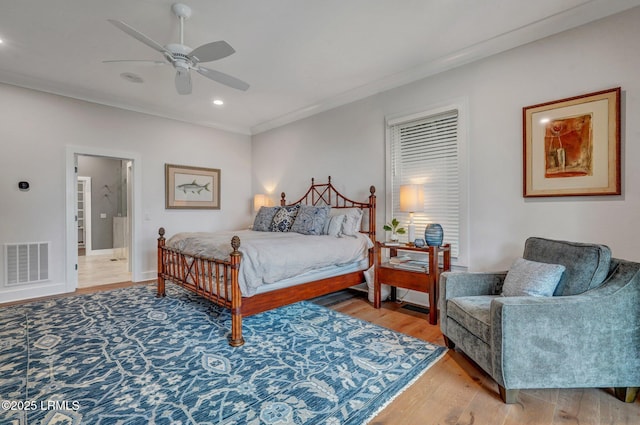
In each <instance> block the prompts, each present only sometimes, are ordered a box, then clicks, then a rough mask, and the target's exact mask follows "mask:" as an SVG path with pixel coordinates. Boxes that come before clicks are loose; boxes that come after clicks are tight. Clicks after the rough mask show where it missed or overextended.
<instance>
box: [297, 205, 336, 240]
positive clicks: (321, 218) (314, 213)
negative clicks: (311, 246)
mask: <svg viewBox="0 0 640 425" xmlns="http://www.w3.org/2000/svg"><path fill="white" fill-rule="evenodd" d="M330 209H331V207H316V206H313V205H301V206H300V210H299V211H298V214H297V215H296V219H295V221H294V222H293V225H292V226H291V231H292V232H296V233H301V234H303V235H321V234H322V229H323V228H324V223H325V221H327V217H328V216H329V210H330Z"/></svg>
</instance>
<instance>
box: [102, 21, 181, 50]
mask: <svg viewBox="0 0 640 425" xmlns="http://www.w3.org/2000/svg"><path fill="white" fill-rule="evenodd" d="M107 20H108V21H109V22H111V23H112V24H113V25H114V26H116V27H117V28H119V29H121V30H122V31H124V32H126V33H127V34H129V35H130V36H131V37H133V38H135V39H136V40H138V41H140V42H142V43H144V44H146V45H147V46H149V47H151V48H152V49H154V50H157V51H158V52H160V53H164V54H168V55H169V56H173V55H172V54H171V52H170V51H168V50H167V49H165V48H164V46H162V45H160V44H159V43H157V42H155V41H153V40H152V39H150V38H149V37H147V36H146V35H144V34H142V33H141V32H139V31H137V30H135V29H133V28H132V27H130V26H129V25H127V24H125V23H124V22H122V21H116V20H115V19H107Z"/></svg>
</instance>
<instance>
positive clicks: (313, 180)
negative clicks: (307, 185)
mask: <svg viewBox="0 0 640 425" xmlns="http://www.w3.org/2000/svg"><path fill="white" fill-rule="evenodd" d="M314 184H316V179H315V177H311V186H313V185H314Z"/></svg>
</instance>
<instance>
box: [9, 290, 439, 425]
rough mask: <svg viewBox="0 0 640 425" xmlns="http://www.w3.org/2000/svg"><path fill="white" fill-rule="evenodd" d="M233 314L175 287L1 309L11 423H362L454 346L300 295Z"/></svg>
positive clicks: (106, 293) (121, 291)
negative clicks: (235, 318)
mask: <svg viewBox="0 0 640 425" xmlns="http://www.w3.org/2000/svg"><path fill="white" fill-rule="evenodd" d="M230 325H231V319H230V316H229V314H228V313H227V312H226V311H222V312H221V311H219V310H217V309H216V308H215V307H214V306H212V304H210V303H209V302H208V301H206V300H203V299H201V298H199V297H197V296H195V295H193V294H191V293H189V292H187V291H185V290H183V289H181V288H178V287H176V286H174V285H168V286H167V297H166V298H156V297H155V285H144V286H134V287H130V288H126V289H120V290H115V291H109V292H99V293H95V294H92V295H86V296H74V297H67V298H58V299H52V300H48V301H43V302H35V303H31V304H26V305H19V306H12V307H5V308H2V309H0V398H2V400H1V403H2V404H1V408H0V423H2V424H46V425H52V424H65V425H71V424H92V425H106V424H122V425H125V424H136V425H138V424H140V425H142V424H174V425H180V424H181V425H186V424H236V425H240V424H252V425H253V424H255V425H257V424H281V425H286V424H314V425H316V424H327V425H344V424H364V423H367V421H369V420H371V419H372V418H373V417H374V416H375V415H376V414H377V413H378V412H379V411H380V410H381V409H382V408H383V407H384V406H385V405H386V404H388V403H389V402H390V401H391V400H392V399H393V398H395V396H397V395H398V394H399V393H400V392H402V391H403V389H405V388H406V387H407V386H408V385H409V384H411V383H412V382H413V381H414V380H415V379H417V378H418V377H419V376H420V375H421V374H422V373H423V372H425V371H426V370H427V369H428V368H429V366H431V365H432V364H433V363H434V362H435V361H436V360H438V359H439V358H440V357H441V356H442V355H443V354H444V352H445V351H446V349H445V348H444V347H440V346H435V345H431V344H429V343H427V342H424V341H421V340H418V339H415V338H412V337H409V336H407V335H403V334H400V333H397V332H394V331H390V330H387V329H384V328H381V327H379V326H375V325H372V324H370V323H367V322H365V321H362V320H359V319H354V318H352V317H349V316H346V315H343V314H341V313H338V312H335V311H333V310H330V309H327V308H325V307H322V306H318V305H315V304H313V303H309V302H301V303H298V304H294V305H291V306H288V307H283V308H279V309H277V310H273V311H269V312H266V313H262V314H259V315H256V316H252V317H249V318H246V319H245V320H244V336H245V340H246V343H245V345H244V346H242V347H238V348H232V347H230V346H229V345H228V344H227V332H228V329H230Z"/></svg>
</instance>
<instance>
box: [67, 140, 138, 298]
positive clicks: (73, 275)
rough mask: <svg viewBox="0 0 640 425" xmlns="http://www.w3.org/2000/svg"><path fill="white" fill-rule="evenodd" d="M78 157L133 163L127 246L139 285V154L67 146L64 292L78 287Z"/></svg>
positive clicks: (134, 277) (132, 271)
mask: <svg viewBox="0 0 640 425" xmlns="http://www.w3.org/2000/svg"><path fill="white" fill-rule="evenodd" d="M77 155H90V156H103V157H108V158H116V159H127V160H130V161H131V162H132V174H131V189H132V194H133V195H132V199H131V200H132V202H131V210H130V211H131V246H130V251H129V255H130V260H129V261H130V266H131V280H132V281H133V282H139V281H141V280H143V279H142V278H141V276H142V272H141V271H140V267H141V265H140V261H138V260H139V259H138V256H139V253H142V252H143V249H142V247H141V246H140V243H141V241H142V235H141V232H142V217H141V214H140V213H139V211H138V210H139V208H140V206H141V205H142V187H141V185H140V182H141V181H142V158H141V156H140V154H137V153H132V152H123V151H112V150H109V149H101V148H95V147H86V146H67V147H66V152H65V159H66V160H65V167H66V172H65V174H66V218H65V223H66V226H65V227H66V232H67V237H66V250H65V252H66V279H65V281H66V286H65V292H73V291H75V290H76V288H77V287H78V268H77V267H78V225H77V223H76V221H75V210H76V207H77V191H78V178H77V177H78V175H77V173H76V166H77V161H76V157H77Z"/></svg>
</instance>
